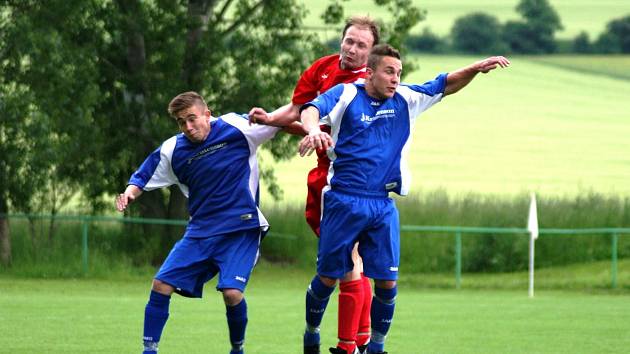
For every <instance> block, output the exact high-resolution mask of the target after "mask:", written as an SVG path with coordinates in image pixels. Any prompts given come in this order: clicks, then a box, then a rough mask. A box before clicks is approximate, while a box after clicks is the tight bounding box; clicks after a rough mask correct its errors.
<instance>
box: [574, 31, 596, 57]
mask: <svg viewBox="0 0 630 354" xmlns="http://www.w3.org/2000/svg"><path fill="white" fill-rule="evenodd" d="M573 51H574V52H576V53H590V52H592V48H591V42H590V40H589V38H588V33H586V32H585V31H582V32H580V33H578V35H577V36H575V38H574V39H573Z"/></svg>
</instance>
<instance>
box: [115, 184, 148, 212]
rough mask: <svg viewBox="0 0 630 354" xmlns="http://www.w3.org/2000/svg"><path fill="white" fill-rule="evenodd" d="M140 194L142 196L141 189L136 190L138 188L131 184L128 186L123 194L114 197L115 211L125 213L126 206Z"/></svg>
mask: <svg viewBox="0 0 630 354" xmlns="http://www.w3.org/2000/svg"><path fill="white" fill-rule="evenodd" d="M140 194H142V189H140V188H138V186H134V185H133V184H130V185H128V186H127V188H125V191H124V192H123V193H120V194H119V195H117V196H116V209H117V210H118V211H120V212H123V211H125V209H127V205H129V203H132V202H133V201H134V200H136V198H138V197H139V196H140Z"/></svg>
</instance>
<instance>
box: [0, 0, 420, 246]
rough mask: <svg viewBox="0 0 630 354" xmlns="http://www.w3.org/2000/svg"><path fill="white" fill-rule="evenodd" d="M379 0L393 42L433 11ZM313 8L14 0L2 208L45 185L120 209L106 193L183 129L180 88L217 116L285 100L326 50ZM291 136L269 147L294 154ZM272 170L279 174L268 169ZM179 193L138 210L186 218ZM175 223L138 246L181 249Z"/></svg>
mask: <svg viewBox="0 0 630 354" xmlns="http://www.w3.org/2000/svg"><path fill="white" fill-rule="evenodd" d="M377 3H379V4H381V5H383V6H388V8H389V9H390V11H392V12H393V13H394V22H392V23H390V24H385V25H384V27H385V28H386V29H387V31H388V33H389V34H390V37H391V38H403V37H404V36H405V34H406V32H407V31H408V29H410V28H411V27H412V26H413V25H414V24H415V23H416V22H417V21H419V20H420V19H421V18H422V13H421V12H420V11H419V10H418V9H416V8H415V7H413V6H411V2H410V1H409V0H392V1H384V0H379V1H377ZM304 15H305V9H304V7H303V6H301V5H299V4H297V3H296V1H295V0H178V1H173V0H152V1H141V0H70V1H68V0H48V1H37V0H5V1H3V2H2V3H0V36H1V39H2V40H1V42H0V70H1V71H0V80H1V81H0V86H1V87H0V90H2V98H1V99H2V101H1V102H0V103H1V108H0V109H1V110H2V112H0V113H1V114H2V117H3V118H2V130H1V131H0V139H2V147H0V149H2V152H3V158H2V166H0V169H2V170H1V171H0V174H1V176H2V178H3V180H2V184H1V185H0V196H1V197H2V200H0V213H1V212H3V211H6V210H9V208H10V207H11V206H13V210H19V209H18V208H17V206H18V204H19V203H22V204H23V205H24V206H25V207H24V208H22V209H24V210H26V209H25V208H26V207H28V206H29V205H31V206H32V205H33V204H32V202H33V196H34V195H36V193H35V192H36V190H38V191H41V190H42V189H41V188H42V186H50V188H53V189H54V188H56V190H57V191H64V192H63V193H61V194H62V195H64V196H65V191H68V190H77V191H80V192H81V194H82V195H83V196H85V197H86V200H87V202H88V204H89V205H90V207H91V208H92V210H93V211H99V210H103V209H104V208H105V207H106V206H107V207H111V204H110V203H111V201H110V199H111V197H108V198H105V199H104V198H103V196H108V195H109V196H111V195H112V194H115V193H116V192H118V191H120V190H121V189H122V188H123V187H124V185H125V183H126V181H127V179H128V178H129V175H130V173H131V172H132V171H133V170H134V169H135V168H137V167H138V166H139V164H140V163H141V162H142V160H143V159H144V158H145V157H146V156H147V155H148V154H149V153H150V152H151V151H152V150H153V149H155V148H156V147H157V146H159V144H160V143H161V142H162V141H164V140H165V139H166V138H168V137H169V136H171V135H172V134H173V133H174V132H176V131H177V126H176V125H175V123H174V121H173V120H172V119H170V118H169V117H168V115H167V113H166V106H167V104H168V102H169V101H170V99H171V98H172V97H174V96H175V95H176V94H178V93H180V92H183V91H188V90H194V91H198V92H200V93H201V94H202V95H204V96H205V97H206V99H207V102H208V104H209V106H210V107H211V109H212V111H213V113H214V115H220V114H224V113H228V112H232V111H234V112H247V111H248V110H249V109H250V107H252V106H255V105H256V106H262V107H266V108H268V109H273V108H275V107H278V106H280V105H282V104H284V103H286V101H287V98H288V97H290V91H291V89H292V87H293V85H294V84H295V82H296V80H297V78H298V77H299V74H300V72H301V71H302V70H303V69H304V68H306V67H307V65H309V64H310V63H311V62H312V60H313V59H314V58H315V53H316V52H319V51H320V50H321V45H320V44H319V43H318V42H317V41H316V40H315V36H313V35H309V34H308V33H306V32H304V31H302V29H301V28H302V18H303V17H304ZM394 44H396V43H394ZM290 140H291V138H290V137H289V136H288V135H280V136H279V137H278V138H276V139H274V140H273V141H272V142H271V143H270V144H267V145H266V148H268V149H269V150H270V151H271V153H272V154H273V156H274V157H275V158H286V157H288V156H291V155H293V154H294V153H295V144H294V141H293V140H291V141H290ZM262 175H263V176H264V177H266V178H268V179H270V180H273V171H272V170H271V169H269V168H267V169H263V171H262ZM53 179H54V180H55V181H61V182H63V183H60V184H59V183H57V184H53V183H51V180H53ZM26 184H29V186H26ZM61 185H63V186H65V188H66V189H64V190H62V189H61V188H59V186H61ZM68 186H69V187H70V189H68ZM31 187H32V188H31ZM171 191H172V193H170V192H169V191H154V192H149V193H145V194H144V195H143V197H142V198H140V199H139V200H138V202H137V204H138V206H136V207H134V208H131V211H132V212H134V213H139V214H141V215H142V216H145V217H158V218H184V217H185V216H186V215H185V208H184V205H185V200H184V198H183V197H182V195H181V193H180V192H179V191H176V189H171ZM276 191H278V189H277V188H276ZM62 199H63V198H62ZM40 200H41V199H40ZM104 200H105V201H106V202H103V201H104ZM0 221H1V220H0ZM0 226H2V225H0ZM2 229H3V228H0V231H1V230H2ZM163 231H164V230H163V228H158V229H155V228H150V227H148V226H147V227H146V228H145V232H144V234H145V235H146V240H141V241H140V242H139V243H138V244H136V245H132V247H134V248H136V249H148V248H149V247H157V249H161V250H166V249H168V247H167V246H165V244H170V243H172V239H173V237H172V238H171V239H168V238H167V237H159V236H158V235H156V234H163ZM167 233H168V232H167ZM170 234H173V235H174V237H178V236H179V232H171V233H170ZM1 235H2V233H1V232H0V236H1ZM156 236H157V237H156ZM156 238H159V239H160V240H162V242H163V244H161V245H160V244H158V243H157V242H153V241H149V240H155V239H156ZM147 252H148V253H147V254H151V251H150V250H148V251H147ZM160 256H161V255H159V254H158V255H157V256H156V258H159V257H160Z"/></svg>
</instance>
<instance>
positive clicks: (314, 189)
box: [291, 54, 366, 236]
mask: <svg viewBox="0 0 630 354" xmlns="http://www.w3.org/2000/svg"><path fill="white" fill-rule="evenodd" d="M340 60H341V57H340V55H339V54H333V55H328V56H325V57H322V58H319V59H317V60H316V61H315V62H314V63H313V64H312V65H311V66H310V67H309V68H308V69H306V70H305V71H304V72H303V73H302V76H300V80H298V83H297V85H296V86H295V90H293V98H292V99H291V102H293V104H295V105H303V104H305V103H307V102H310V101H312V100H313V99H315V98H316V97H317V96H319V95H320V94H322V93H324V92H326V91H327V90H328V89H330V88H331V87H333V86H335V85H337V84H347V83H351V82H355V81H357V80H358V79H362V78H365V73H366V68H365V65H364V66H361V67H359V68H355V69H352V70H344V69H342V68H341V67H339V61H340ZM322 130H323V131H326V132H328V133H330V128H329V127H327V126H326V127H325V128H324V127H322ZM329 166H330V160H329V159H328V156H326V152H325V151H323V150H318V151H317V167H316V168H314V169H313V170H311V171H310V172H309V174H308V180H307V183H306V184H307V187H308V195H307V197H306V211H305V216H306V221H307V223H308V224H309V225H310V226H311V228H312V229H313V231H314V232H315V234H316V235H317V236H319V222H320V219H321V199H322V189H323V188H324V187H325V186H326V185H327V184H328V181H327V179H326V176H327V175H328V168H329Z"/></svg>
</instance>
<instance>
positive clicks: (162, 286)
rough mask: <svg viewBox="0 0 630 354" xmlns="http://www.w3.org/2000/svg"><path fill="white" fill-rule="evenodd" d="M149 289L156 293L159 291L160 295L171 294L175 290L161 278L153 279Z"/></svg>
mask: <svg viewBox="0 0 630 354" xmlns="http://www.w3.org/2000/svg"><path fill="white" fill-rule="evenodd" d="M151 290H153V291H155V292H157V293H160V294H162V295H171V294H172V293H173V291H175V288H173V287H172V286H170V285H168V284H166V283H164V282H163V281H161V280H158V279H153V283H152V284H151Z"/></svg>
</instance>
